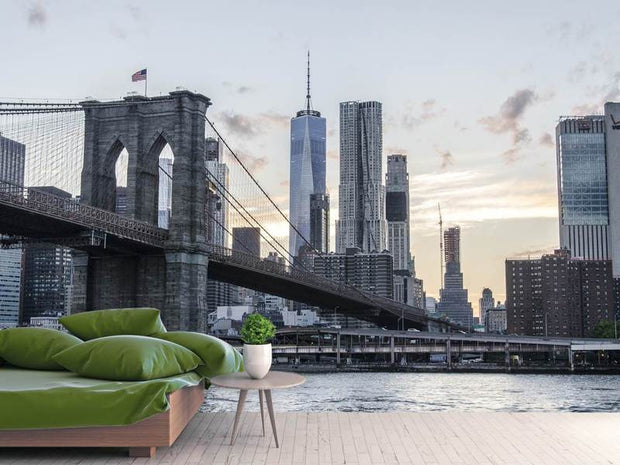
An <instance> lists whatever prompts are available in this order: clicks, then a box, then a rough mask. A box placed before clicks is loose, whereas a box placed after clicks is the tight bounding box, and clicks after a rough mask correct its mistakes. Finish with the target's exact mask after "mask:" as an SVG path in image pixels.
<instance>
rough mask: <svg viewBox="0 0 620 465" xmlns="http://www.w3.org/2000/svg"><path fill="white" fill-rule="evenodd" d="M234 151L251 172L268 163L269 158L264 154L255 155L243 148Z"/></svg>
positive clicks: (260, 168)
mask: <svg viewBox="0 0 620 465" xmlns="http://www.w3.org/2000/svg"><path fill="white" fill-rule="evenodd" d="M235 153H236V154H237V156H238V157H239V159H240V160H241V162H242V163H243V164H244V165H245V167H246V168H247V169H248V170H249V171H251V172H255V171H260V170H262V169H263V168H265V167H266V166H267V165H268V164H269V160H268V159H267V157H264V156H261V157H257V156H255V155H252V154H251V153H249V152H246V151H244V150H236V151H235Z"/></svg>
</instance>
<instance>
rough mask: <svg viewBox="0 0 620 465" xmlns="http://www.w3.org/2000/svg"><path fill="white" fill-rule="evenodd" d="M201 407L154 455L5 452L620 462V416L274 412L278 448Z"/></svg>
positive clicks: (107, 459) (271, 464)
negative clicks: (168, 444)
mask: <svg viewBox="0 0 620 465" xmlns="http://www.w3.org/2000/svg"><path fill="white" fill-rule="evenodd" d="M233 417H234V413H198V414H197V415H196V416H195V417H194V419H193V420H192V422H191V423H190V424H189V425H188V427H187V428H186V430H185V431H184V432H183V434H182V435H181V436H180V437H179V439H178V440H177V442H176V444H175V445H174V446H173V447H170V448H159V449H158V452H157V455H156V457H155V458H153V459H144V458H137V459H134V458H128V457H127V451H126V450H121V449H118V450H115V449H78V448H73V449H39V450H37V449H21V448H20V449H3V450H0V463H1V464H2V465H5V464H6V465H8V464H11V465H12V464H35V463H36V464H47V463H53V464H56V465H60V464H84V465H86V464H89V465H90V464H106V465H117V464H118V465H121V464H123V465H124V464H133V465H138V464H167V465H176V464H179V465H198V464H200V465H207V464H222V465H223V464H226V465H236V464H239V465H242V464H247V465H250V464H251V465H284V464H291V465H297V464H299V465H301V464H308V465H309V464H313V465H329V464H359V465H379V464H399V465H407V464H416V465H448V464H449V465H452V464H462V465H470V464H471V465H517V464H518V465H522V464H523V465H556V464H558V465H560V464H562V465H596V464H606V465H613V464H620V441H618V431H620V413H534V412H528V413H502V412H480V413H478V412H459V411H447V412H423V413H413V412H386V413H340V412H330V413H307V412H289V413H276V421H277V428H278V431H280V432H281V433H280V434H281V436H282V438H281V447H280V448H279V449H276V448H275V447H274V443H273V437H272V436H271V434H270V431H269V429H267V431H266V433H267V434H266V436H265V437H263V436H261V421H260V414H259V413H257V412H248V413H246V414H244V415H243V417H242V421H241V429H240V432H239V435H238V437H237V441H236V443H235V445H234V446H230V445H229V444H230V428H231V426H232V423H233Z"/></svg>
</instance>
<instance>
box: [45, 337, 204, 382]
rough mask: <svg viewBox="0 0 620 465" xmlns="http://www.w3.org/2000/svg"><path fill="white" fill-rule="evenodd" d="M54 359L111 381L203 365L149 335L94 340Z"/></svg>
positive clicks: (162, 375) (141, 378)
mask: <svg viewBox="0 0 620 465" xmlns="http://www.w3.org/2000/svg"><path fill="white" fill-rule="evenodd" d="M54 360H56V361H57V362H58V363H59V364H60V365H62V366H63V367H65V368H66V369H67V370H70V371H74V372H75V373H78V374H79V375H81V376H85V377H87V378H98V379H108V380H112V381H144V380H148V379H156V378H167V377H168V376H174V375H178V374H181V373H187V372H188V371H191V370H193V369H194V368H196V367H197V366H198V365H199V364H200V363H202V361H201V360H200V358H199V357H198V356H197V355H196V354H195V353H193V352H192V351H191V350H188V349H186V348H185V347H182V346H180V345H178V344H175V343H173V342H169V341H164V340H161V339H155V338H152V337H147V336H107V337H102V338H99V339H93V340H92V341H87V342H83V343H82V344H80V345H77V346H75V347H71V348H69V349H67V350H64V351H62V352H60V353H59V354H56V356H55V357H54Z"/></svg>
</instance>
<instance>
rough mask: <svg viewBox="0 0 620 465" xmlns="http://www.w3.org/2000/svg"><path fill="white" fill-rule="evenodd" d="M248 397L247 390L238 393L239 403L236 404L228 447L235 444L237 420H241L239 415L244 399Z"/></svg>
mask: <svg viewBox="0 0 620 465" xmlns="http://www.w3.org/2000/svg"><path fill="white" fill-rule="evenodd" d="M247 396H248V391H247V390H244V389H242V390H240V391H239V401H238V402H237V413H236V414H235V423H234V424H233V430H232V434H231V435H230V445H231V446H232V445H233V444H234V443H235V438H236V437H237V428H238V426H239V419H240V418H241V413H242V412H243V404H245V398H246V397H247Z"/></svg>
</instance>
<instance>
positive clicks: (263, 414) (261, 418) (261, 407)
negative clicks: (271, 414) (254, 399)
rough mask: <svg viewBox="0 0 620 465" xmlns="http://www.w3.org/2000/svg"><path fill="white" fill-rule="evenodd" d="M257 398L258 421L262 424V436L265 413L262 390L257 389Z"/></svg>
mask: <svg viewBox="0 0 620 465" xmlns="http://www.w3.org/2000/svg"><path fill="white" fill-rule="evenodd" d="M258 400H259V401H260V422H261V423H262V424H263V436H264V435H265V413H264V410H263V391H261V390H260V389H259V390H258Z"/></svg>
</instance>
